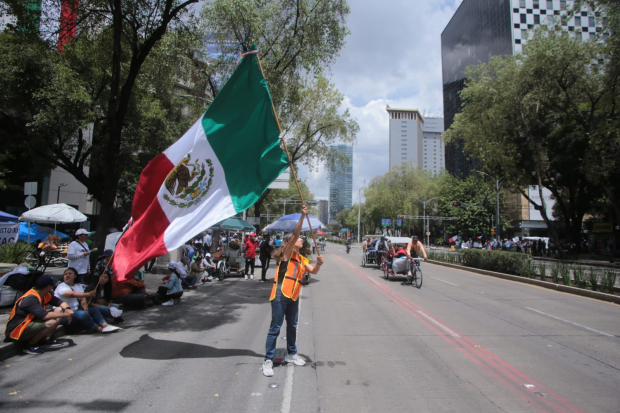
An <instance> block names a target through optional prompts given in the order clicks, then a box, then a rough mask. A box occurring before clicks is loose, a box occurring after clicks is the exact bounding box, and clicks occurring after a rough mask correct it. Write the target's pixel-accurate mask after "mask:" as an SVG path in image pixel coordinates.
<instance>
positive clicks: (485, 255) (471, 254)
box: [460, 248, 534, 277]
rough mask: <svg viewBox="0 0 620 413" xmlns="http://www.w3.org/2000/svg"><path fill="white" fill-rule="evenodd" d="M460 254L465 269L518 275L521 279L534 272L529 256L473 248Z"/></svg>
mask: <svg viewBox="0 0 620 413" xmlns="http://www.w3.org/2000/svg"><path fill="white" fill-rule="evenodd" d="M460 254H461V262H462V263H463V265H465V266H466V267H472V268H479V269H481V270H488V271H495V272H503V273H505V274H513V275H520V276H522V277H530V276H531V275H532V273H533V272H534V262H533V261H532V256H531V255H529V254H522V253H517V252H507V251H487V250H479V249H473V248H467V249H464V250H461V252H460Z"/></svg>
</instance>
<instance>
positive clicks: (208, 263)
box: [202, 252, 217, 282]
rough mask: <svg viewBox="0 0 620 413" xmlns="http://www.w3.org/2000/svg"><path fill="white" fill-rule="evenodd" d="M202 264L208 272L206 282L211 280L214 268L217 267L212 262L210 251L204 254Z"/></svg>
mask: <svg viewBox="0 0 620 413" xmlns="http://www.w3.org/2000/svg"><path fill="white" fill-rule="evenodd" d="M202 265H203V266H204V269H205V271H206V272H207V274H208V276H207V278H206V281H207V282H211V281H213V274H215V270H216V269H217V266H216V265H215V263H214V262H213V259H212V258H211V254H210V253H208V252H207V253H206V254H205V258H204V260H202ZM204 281H205V280H203V282H204Z"/></svg>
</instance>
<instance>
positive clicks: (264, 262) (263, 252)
mask: <svg viewBox="0 0 620 413" xmlns="http://www.w3.org/2000/svg"><path fill="white" fill-rule="evenodd" d="M270 239H271V237H270V236H269V234H267V235H265V238H264V239H263V242H261V244H260V255H259V258H260V263H261V277H260V282H263V283H265V282H267V269H268V268H269V261H270V260H271V253H272V251H273V248H272V247H271V244H270V242H269V241H270Z"/></svg>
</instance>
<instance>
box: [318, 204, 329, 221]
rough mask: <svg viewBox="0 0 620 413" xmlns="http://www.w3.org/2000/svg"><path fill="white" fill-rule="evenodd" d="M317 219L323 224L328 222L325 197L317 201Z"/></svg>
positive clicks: (327, 205)
mask: <svg viewBox="0 0 620 413" xmlns="http://www.w3.org/2000/svg"><path fill="white" fill-rule="evenodd" d="M319 221H321V222H322V223H323V224H325V225H327V224H329V202H328V201H327V199H321V200H320V201H319Z"/></svg>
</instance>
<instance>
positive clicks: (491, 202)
mask: <svg viewBox="0 0 620 413" xmlns="http://www.w3.org/2000/svg"><path fill="white" fill-rule="evenodd" d="M440 188H441V189H440V191H439V193H440V200H439V202H438V205H439V211H440V213H441V215H442V216H444V217H456V218H457V220H456V221H444V222H443V223H444V224H445V228H446V231H447V232H448V234H451V235H456V234H463V236H464V237H467V238H474V239H475V237H477V236H481V235H486V236H487V237H490V235H491V228H493V227H495V225H496V221H495V218H494V217H495V213H496V192H495V185H494V183H491V182H489V181H488V180H485V178H484V176H482V175H479V174H472V175H470V176H468V177H467V179H465V180H464V181H463V180H460V179H458V178H456V177H454V176H452V175H449V174H445V175H443V176H442V181H441V185H440ZM452 202H460V203H461V205H460V206H458V207H455V206H452ZM503 208H505V199H504V194H503V193H502V192H500V210H501V209H503ZM500 225H501V227H502V228H501V231H502V233H503V232H504V230H505V229H507V227H509V223H508V221H506V219H505V218H504V217H501V216H500Z"/></svg>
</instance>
